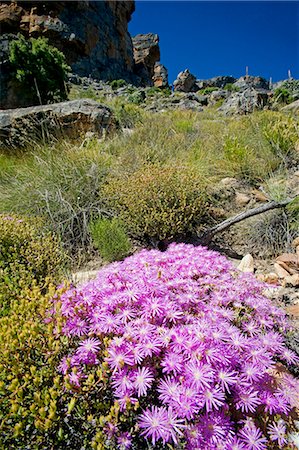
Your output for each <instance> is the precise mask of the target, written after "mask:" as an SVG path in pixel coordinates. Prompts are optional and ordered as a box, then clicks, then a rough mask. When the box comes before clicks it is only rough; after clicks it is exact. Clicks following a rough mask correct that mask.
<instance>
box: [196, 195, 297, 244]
mask: <svg viewBox="0 0 299 450" xmlns="http://www.w3.org/2000/svg"><path fill="white" fill-rule="evenodd" d="M297 197H298V196H296V197H294V198H289V199H287V200H283V201H281V202H276V201H271V202H269V203H265V204H264V205H262V206H258V207H257V208H252V209H249V210H248V211H244V212H242V213H239V214H237V215H236V216H234V217H230V218H229V219H226V220H224V221H223V222H221V223H219V224H218V225H215V226H214V227H212V228H209V229H207V230H206V231H204V232H203V233H202V234H201V235H200V236H198V239H199V241H200V242H201V243H202V244H204V245H207V244H209V243H210V242H211V240H212V238H213V237H214V236H215V234H217V233H220V232H221V231H224V230H226V229H227V228H229V227H231V226H232V225H235V224H236V223H239V222H241V221H242V220H245V219H248V218H249V217H253V216H257V215H258V214H262V213H264V212H266V211H270V210H272V209H277V208H284V207H286V206H287V205H288V204H289V203H291V202H292V201H293V200H295V198H297Z"/></svg>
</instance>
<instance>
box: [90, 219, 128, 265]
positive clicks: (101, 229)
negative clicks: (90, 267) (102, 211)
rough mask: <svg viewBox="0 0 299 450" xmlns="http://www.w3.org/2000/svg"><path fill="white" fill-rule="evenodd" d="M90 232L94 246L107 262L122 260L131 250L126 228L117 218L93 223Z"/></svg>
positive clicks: (98, 220)
mask: <svg viewBox="0 0 299 450" xmlns="http://www.w3.org/2000/svg"><path fill="white" fill-rule="evenodd" d="M90 231H91V236H92V242H93V245H94V246H95V247H96V248H97V249H98V250H99V253H100V255H101V256H102V257H103V259H104V260H106V261H109V262H111V261H116V260H119V259H122V258H124V257H125V256H127V255H128V253H129V252H130V250H131V244H130V241H129V239H128V237H127V235H126V231H125V229H124V226H123V225H122V223H121V222H120V221H119V220H118V219H117V218H116V217H114V218H113V219H97V220H94V221H92V222H91V224H90Z"/></svg>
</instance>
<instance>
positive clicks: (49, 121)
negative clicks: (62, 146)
mask: <svg viewBox="0 0 299 450" xmlns="http://www.w3.org/2000/svg"><path fill="white" fill-rule="evenodd" d="M115 127H116V124H115V119H114V117H113V114H112V112H111V110H110V109H109V108H108V107H107V106H103V105H100V104H99V103H98V102H96V101H93V100H88V99H81V100H73V101H69V102H61V103H54V104H52V105H42V106H31V107H28V108H18V109H8V110H6V111H2V112H1V113H0V148H6V147H9V148H11V147H22V146H26V145H29V144H30V143H31V142H33V141H34V142H36V141H44V140H46V141H48V140H51V139H52V138H55V139H59V138H61V137H63V138H65V137H67V138H69V139H70V140H77V139H78V138H84V137H85V136H86V134H87V133H88V135H89V136H91V135H93V136H95V137H102V136H103V134H107V133H111V132H112V131H114V129H115Z"/></svg>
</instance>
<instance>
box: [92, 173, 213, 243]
mask: <svg viewBox="0 0 299 450" xmlns="http://www.w3.org/2000/svg"><path fill="white" fill-rule="evenodd" d="M124 177H125V175H124V174H123V175H122V176H121V177H120V178H117V177H111V178H110V180H108V182H107V184H106V185H104V186H103V190H102V194H101V195H102V197H103V198H105V199H107V202H108V203H107V207H110V208H112V210H113V211H114V213H115V214H117V215H119V217H120V218H121V219H122V220H123V222H124V224H125V226H126V228H127V230H128V232H129V233H130V235H131V236H133V237H136V238H139V239H143V238H147V239H165V238H171V237H173V236H177V235H179V234H183V233H186V232H188V231H192V230H193V231H194V229H195V227H196V226H197V225H198V224H200V223H201V222H202V221H203V219H204V218H206V217H207V216H208V209H207V204H206V202H207V195H206V182H205V180H203V179H202V178H201V177H200V176H199V175H198V174H197V173H196V171H194V170H192V168H190V167H187V166H178V167H172V166H164V167H162V166H160V165H146V166H143V167H141V169H139V170H137V171H136V172H135V173H133V174H131V175H127V176H126V177H125V178H124Z"/></svg>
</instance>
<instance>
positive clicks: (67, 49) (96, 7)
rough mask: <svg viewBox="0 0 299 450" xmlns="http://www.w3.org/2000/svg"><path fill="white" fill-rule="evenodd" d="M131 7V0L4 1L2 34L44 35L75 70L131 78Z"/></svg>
mask: <svg viewBox="0 0 299 450" xmlns="http://www.w3.org/2000/svg"><path fill="white" fill-rule="evenodd" d="M134 9H135V2H134V1H131V0H127V1H109V0H104V1H91V0H84V1H54V2H50V1H47V2H40V1H22V2H21V1H19V2H9V1H5V2H2V3H1V5H0V27H1V34H3V33H13V34H16V33H18V32H21V33H23V34H24V35H25V36H26V37H37V36H45V37H47V38H48V39H49V41H50V43H52V44H53V45H55V46H56V47H57V48H59V49H60V50H62V51H63V53H64V54H65V55H66V59H67V62H68V63H69V64H70V65H71V67H72V69H73V70H74V72H76V73H77V74H78V75H82V76H88V75H91V76H92V77H94V78H102V79H115V78H125V79H128V80H130V79H132V74H133V68H134V59H133V47H132V40H131V37H130V35H129V33H128V22H129V21H130V18H131V15H132V13H133V11H134Z"/></svg>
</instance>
